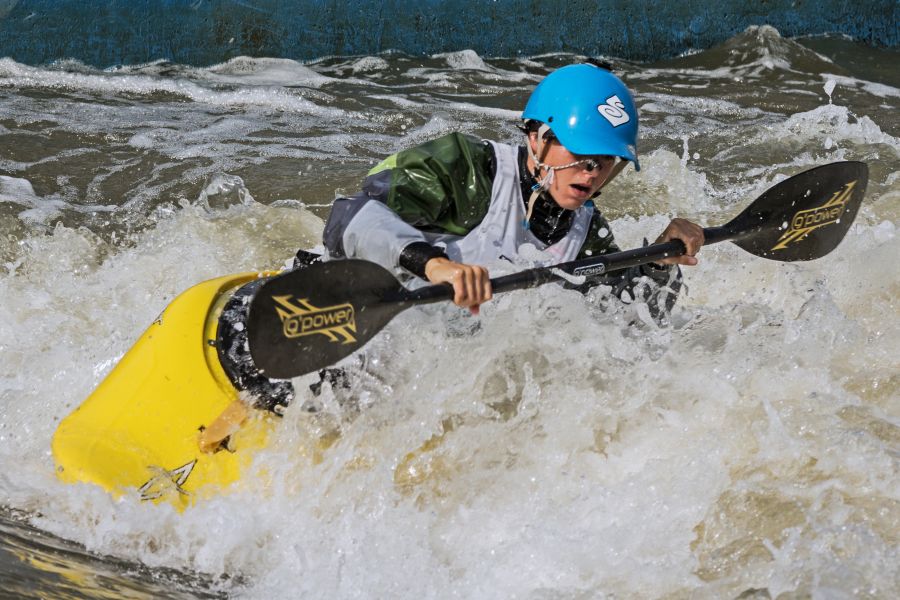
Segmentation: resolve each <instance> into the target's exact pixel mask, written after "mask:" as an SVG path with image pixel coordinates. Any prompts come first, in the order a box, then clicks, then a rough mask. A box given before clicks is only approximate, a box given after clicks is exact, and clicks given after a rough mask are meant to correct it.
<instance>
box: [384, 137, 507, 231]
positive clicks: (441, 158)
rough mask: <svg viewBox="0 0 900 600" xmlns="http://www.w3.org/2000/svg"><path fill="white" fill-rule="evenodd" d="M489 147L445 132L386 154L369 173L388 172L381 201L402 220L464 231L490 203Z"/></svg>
mask: <svg viewBox="0 0 900 600" xmlns="http://www.w3.org/2000/svg"><path fill="white" fill-rule="evenodd" d="M492 160H493V149H492V148H491V147H490V146H489V144H487V143H486V142H483V141H481V140H478V139H476V138H474V137H471V136H467V135H463V134H461V133H451V134H448V135H445V136H443V137H440V138H438V139H436V140H432V141H430V142H427V143H425V144H422V145H421V146H416V147H415V148H410V149H408V150H403V151H401V152H398V153H397V154H394V155H393V156H390V157H388V158H387V159H385V160H384V161H382V162H381V163H380V164H379V165H378V166H376V167H375V168H374V169H372V171H371V172H370V173H369V174H370V175H373V174H376V173H379V172H382V171H384V170H388V169H389V170H390V171H391V182H390V191H389V192H388V197H387V205H388V206H389V207H390V208H391V209H392V210H394V212H396V213H397V214H398V215H400V217H401V218H402V219H403V220H404V221H406V222H407V223H409V224H411V225H413V226H415V227H417V228H420V229H423V230H426V231H437V232H446V233H451V234H454V235H465V234H467V233H468V232H470V231H471V230H472V229H474V228H475V226H476V225H478V223H480V222H481V221H482V220H483V219H484V217H485V215H486V214H487V211H488V207H489V206H490V202H491V188H492V186H493V177H492V173H491V170H492V168H491V161H492Z"/></svg>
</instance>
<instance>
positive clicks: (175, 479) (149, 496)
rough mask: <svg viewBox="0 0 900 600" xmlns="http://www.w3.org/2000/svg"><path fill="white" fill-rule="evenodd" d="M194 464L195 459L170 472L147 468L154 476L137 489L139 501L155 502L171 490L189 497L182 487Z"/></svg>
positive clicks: (160, 468) (188, 493) (151, 467)
mask: <svg viewBox="0 0 900 600" xmlns="http://www.w3.org/2000/svg"><path fill="white" fill-rule="evenodd" d="M196 464H197V459H196V458H195V459H194V460H192V461H191V462H189V463H187V464H184V465H181V466H180V467H178V468H177V469H172V470H171V471H169V470H168V469H163V468H162V467H155V466H150V467H148V468H149V469H150V471H151V472H153V473H154V475H153V477H151V478H150V479H149V480H148V481H147V483H145V484H144V485H142V486H141V487H140V488H138V492H140V493H141V500H156V499H157V498H161V497H162V496H164V495H165V494H167V493H168V492H170V491H172V490H175V491H177V492H178V493H179V494H181V495H183V496H190V495H191V493H190V492H189V491H187V490H186V489H184V488H183V487H182V486H183V485H184V484H185V482H186V481H187V479H188V477H190V476H191V471H193V470H194V465H196Z"/></svg>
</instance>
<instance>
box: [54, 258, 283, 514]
mask: <svg viewBox="0 0 900 600" xmlns="http://www.w3.org/2000/svg"><path fill="white" fill-rule="evenodd" d="M258 277H260V274H258V273H242V274H238V275H230V276H226V277H220V278H218V279H213V280H210V281H206V282H203V283H201V284H198V285H196V286H194V287H192V288H190V289H189V290H187V291H186V292H184V293H183V294H181V295H180V296H178V297H177V298H176V299H175V300H173V301H172V303H171V304H170V305H169V306H168V307H167V308H166V309H165V311H163V313H162V314H161V315H160V316H159V317H158V318H157V319H156V320H155V321H154V322H153V324H152V325H150V327H149V328H148V329H147V330H146V331H145V332H144V334H143V335H142V336H141V337H140V339H139V340H138V341H137V343H135V345H134V347H133V348H131V350H129V351H128V353H126V354H125V356H123V357H122V360H121V361H119V364H118V365H116V367H115V368H114V369H113V370H112V372H110V374H109V375H108V376H107V377H106V379H105V380H104V381H103V382H102V383H101V384H100V385H99V386H98V387H97V389H96V390H95V391H94V393H93V394H91V395H90V396H89V397H88V399H87V400H85V401H84V403H83V404H82V405H81V406H79V407H78V408H77V409H75V411H74V412H73V413H72V414H71V415H69V416H68V417H66V418H65V419H64V420H63V421H62V422H61V423H60V425H59V427H58V428H57V430H56V433H55V434H54V436H53V444H52V446H53V456H54V459H55V460H56V465H57V474H58V476H59V477H60V479H62V480H63V481H66V482H86V483H93V484H97V485H99V486H101V487H103V488H104V489H106V490H108V491H110V492H112V493H114V494H123V493H128V492H129V491H131V493H134V490H137V492H138V493H139V494H140V497H141V499H142V500H150V501H154V502H162V501H165V502H171V503H172V504H174V505H175V506H176V507H177V508H178V509H179V510H183V509H184V508H185V507H187V506H189V505H191V504H193V503H194V502H195V501H196V500H197V499H200V498H205V497H208V496H212V495H215V494H217V493H221V491H222V489H223V488H225V487H227V486H229V485H231V484H233V483H234V482H236V481H238V480H239V479H240V477H241V474H242V472H244V471H245V470H246V469H247V468H248V466H249V464H250V462H251V461H252V458H253V454H254V453H253V452H252V450H254V449H259V448H262V447H264V446H265V445H266V442H267V439H268V435H269V432H270V430H271V428H272V426H273V423H274V420H275V419H276V418H277V417H274V416H272V415H271V414H270V413H268V412H266V411H252V412H253V413H254V415H253V416H252V417H250V418H249V419H247V420H246V421H245V422H244V423H243V425H242V426H241V427H240V428H235V429H236V431H234V432H233V433H232V435H230V436H229V437H228V438H227V439H226V440H225V442H227V443H223V444H221V445H219V446H218V447H217V448H216V449H215V450H210V451H201V449H200V444H199V436H200V433H201V431H203V430H204V429H205V428H207V427H209V426H210V424H211V423H213V422H214V421H216V420H217V419H218V418H219V417H220V416H221V415H223V413H225V412H226V410H228V409H229V407H233V406H238V405H237V404H234V403H235V401H236V400H238V391H237V389H236V388H235V386H234V385H233V384H232V383H231V381H230V380H229V378H228V376H227V375H226V373H225V371H224V370H223V368H222V366H221V364H220V361H219V357H218V355H217V349H216V335H217V327H218V320H219V315H220V314H221V312H222V309H223V307H224V306H225V303H226V302H227V301H228V299H229V298H230V297H231V295H232V293H233V292H234V291H236V290H237V289H238V288H240V287H241V286H242V285H244V284H245V283H247V282H250V281H252V280H254V279H257V278H258Z"/></svg>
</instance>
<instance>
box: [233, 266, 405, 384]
mask: <svg viewBox="0 0 900 600" xmlns="http://www.w3.org/2000/svg"><path fill="white" fill-rule="evenodd" d="M405 292H406V290H405V289H404V288H403V287H402V286H401V285H400V283H399V282H398V281H397V279H396V278H395V277H394V276H393V275H392V274H391V273H390V272H389V271H387V270H385V269H383V268H382V267H380V266H378V265H376V264H375V263H370V262H367V261H363V260H336V261H330V262H324V263H316V264H313V265H310V266H308V267H305V268H301V269H297V270H294V271H289V272H287V273H283V274H281V275H277V276H275V277H272V278H271V279H269V280H268V281H266V282H265V283H263V284H262V286H260V288H259V290H258V291H257V292H256V294H255V295H254V296H253V300H252V301H251V303H250V312H249V315H248V317H247V334H248V336H247V337H248V343H249V345H250V356H251V357H252V358H253V362H254V364H255V365H256V368H257V369H259V371H260V372H261V373H262V374H263V375H265V376H266V377H271V378H274V379H286V378H290V377H297V376H300V375H303V374H306V373H311V372H313V371H317V370H319V369H323V368H325V367H327V366H330V365H333V364H334V363H336V362H338V361H339V360H341V359H342V358H344V357H346V356H349V355H350V354H352V353H353V352H355V351H356V350H358V349H360V348H362V347H363V346H364V345H365V344H366V342H368V341H369V340H370V339H371V338H372V336H374V335H375V334H376V333H378V331H380V330H381V328H382V327H384V326H385V325H386V324H387V323H388V321H390V320H391V319H392V318H393V317H394V316H395V315H397V314H398V313H400V312H401V311H403V310H404V309H405V308H407V306H408V304H406V303H404V302H403V300H404V298H405Z"/></svg>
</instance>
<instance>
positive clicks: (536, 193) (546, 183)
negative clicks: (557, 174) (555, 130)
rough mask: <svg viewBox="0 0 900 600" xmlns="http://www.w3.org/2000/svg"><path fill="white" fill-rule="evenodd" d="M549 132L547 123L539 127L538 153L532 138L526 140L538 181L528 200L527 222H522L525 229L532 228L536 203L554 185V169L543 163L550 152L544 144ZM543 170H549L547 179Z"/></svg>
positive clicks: (535, 177)
mask: <svg viewBox="0 0 900 600" xmlns="http://www.w3.org/2000/svg"><path fill="white" fill-rule="evenodd" d="M549 131H550V126H549V125H547V124H546V123H542V124H541V126H540V127H538V130H537V152H535V151H534V149H533V148H532V147H531V136H530V135H529V136H527V137H526V140H525V146H526V148H528V156H529V157H530V158H531V162H533V163H534V172H533V173H532V176H533V177H534V179H535V180H536V181H537V183H536V184H535V185H533V186H531V196H529V198H528V209H527V210H526V211H525V220H524V221H523V222H522V225H523V226H524V227H525V229H530V228H531V215H532V213H533V212H534V203H535V202H537V199H538V198H539V197H540V195H541V192H543V191H544V190H546V189H549V188H550V184H551V183H553V173H554V169H553V168H552V167H550V166H548V165H545V164H544V163H543V162H541V161H542V159H543V158H544V157H545V156H546V155H547V151H548V150H549V148H548V147H547V145H546V144H545V142H544V136H545V135H547V133H548V132H549ZM538 155H540V158H538ZM541 169H546V170H547V175H546V176H545V177H541Z"/></svg>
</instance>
